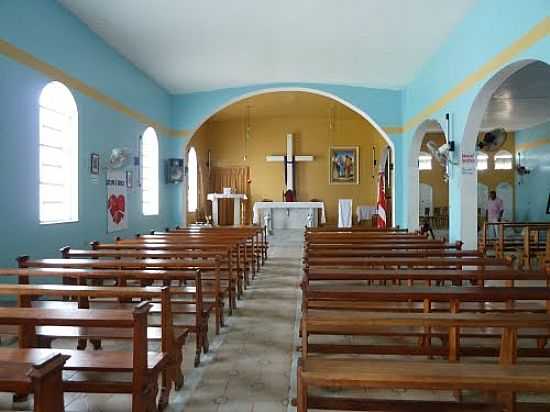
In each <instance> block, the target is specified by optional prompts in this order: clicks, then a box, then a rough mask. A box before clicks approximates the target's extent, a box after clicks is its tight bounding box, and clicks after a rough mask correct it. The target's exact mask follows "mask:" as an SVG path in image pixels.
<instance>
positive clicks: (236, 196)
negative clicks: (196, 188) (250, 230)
mask: <svg viewBox="0 0 550 412" xmlns="http://www.w3.org/2000/svg"><path fill="white" fill-rule="evenodd" d="M206 198H207V199H208V200H210V201H211V202H212V219H213V221H214V225H217V224H218V199H233V201H234V203H233V224H234V225H240V224H241V201H242V200H246V199H247V197H246V195H245V194H242V193H208V195H206Z"/></svg>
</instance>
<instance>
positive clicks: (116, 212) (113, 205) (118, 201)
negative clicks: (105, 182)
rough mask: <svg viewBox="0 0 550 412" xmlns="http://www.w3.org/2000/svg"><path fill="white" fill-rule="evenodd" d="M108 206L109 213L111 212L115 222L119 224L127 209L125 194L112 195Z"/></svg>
mask: <svg viewBox="0 0 550 412" xmlns="http://www.w3.org/2000/svg"><path fill="white" fill-rule="evenodd" d="M107 208H108V209H109V213H111V218H112V219H113V222H114V223H116V224H117V225H118V224H119V223H120V222H121V221H122V219H123V218H124V214H125V211H126V199H125V197H124V195H118V196H115V195H111V196H110V197H109V202H108V205H107Z"/></svg>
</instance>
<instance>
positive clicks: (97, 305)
mask: <svg viewBox="0 0 550 412" xmlns="http://www.w3.org/2000/svg"><path fill="white" fill-rule="evenodd" d="M15 270H17V271H19V272H20V273H24V274H21V275H19V277H20V279H21V278H23V280H24V281H25V278H27V277H28V276H29V272H30V271H32V269H28V270H21V269H15ZM25 272H26V273H25ZM0 273H5V271H4V272H0ZM171 294H172V292H171V291H170V290H169V289H168V288H166V287H162V288H158V287H157V288H155V287H145V288H133V287H89V286H69V285H29V284H27V283H24V284H17V285H3V286H1V287H0V296H14V297H16V298H17V300H18V305H19V307H37V308H45V309H59V310H71V309H90V308H92V309H124V310H133V309H134V308H135V307H137V306H138V305H139V304H140V301H137V302H134V301H130V302H128V300H130V299H140V300H141V299H146V300H150V301H151V300H153V299H157V300H158V301H159V303H157V304H156V306H158V307H159V308H160V309H159V310H158V313H160V314H161V321H160V324H157V323H155V322H149V324H148V327H147V338H148V339H149V340H156V341H160V342H161V348H162V351H163V352H165V353H167V354H168V355H169V365H168V367H167V368H166V369H165V370H163V372H162V379H163V386H162V388H161V389H162V391H161V396H160V400H159V405H160V406H162V407H164V406H166V405H167V404H168V399H169V393H170V390H171V388H172V383H173V386H174V387H175V388H176V389H180V388H181V387H182V386H183V374H182V372H181V368H182V366H183V355H182V352H183V346H184V345H185V341H186V339H187V335H188V333H189V330H190V328H188V327H186V326H175V325H174V322H173V316H172V310H171V303H170V302H171ZM36 298H46V299H48V300H36ZM64 298H77V299H78V301H67V300H64V301H59V300H55V299H64ZM108 298H116V299H121V300H124V301H126V302H127V303H119V302H118V301H116V300H115V301H113V300H110V301H109V300H106V299H108ZM52 299H53V300H52ZM96 299H97V300H96ZM153 306H155V305H153V304H151V305H150V307H149V311H148V313H151V310H150V309H151V308H152V307H153ZM3 333H4V334H6V333H10V331H9V330H4V331H3ZM12 333H14V334H16V333H17V331H14V332H12ZM34 335H35V337H36V343H35V345H37V346H39V347H47V348H49V347H51V343H52V341H53V340H55V339H60V338H67V339H77V340H78V346H77V348H78V349H79V350H83V349H85V348H86V341H87V340H88V339H89V340H90V341H92V342H93V343H94V344H95V345H94V347H95V349H99V348H100V344H98V342H99V343H100V342H101V339H115V340H121V339H122V340H132V339H133V333H132V331H131V330H129V329H120V330H115V329H113V328H92V327H89V328H83V327H67V326H61V327H60V326H53V327H52V326H39V327H37V328H36V330H35V331H34Z"/></svg>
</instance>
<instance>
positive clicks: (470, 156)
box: [462, 153, 476, 175]
mask: <svg viewBox="0 0 550 412" xmlns="http://www.w3.org/2000/svg"><path fill="white" fill-rule="evenodd" d="M475 171H476V155H475V153H462V174H463V175H473V174H474V173H475Z"/></svg>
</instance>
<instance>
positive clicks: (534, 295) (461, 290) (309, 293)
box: [303, 285, 550, 312]
mask: <svg viewBox="0 0 550 412" xmlns="http://www.w3.org/2000/svg"><path fill="white" fill-rule="evenodd" d="M549 300H550V289H549V288H547V287H521V288H518V287H486V288H480V287H408V286H400V287H373V286H370V287H365V288H357V287H349V286H345V285H313V286H312V285H310V286H309V287H308V288H307V289H304V296H303V310H304V311H306V310H309V309H317V310H328V309H330V310H333V309H338V310H367V311H369V310H372V307H373V304H374V303H380V302H387V303H393V304H395V303H407V304H408V303H415V304H416V303H422V305H423V310H424V311H425V312H431V311H432V308H433V304H434V303H444V304H446V305H447V308H448V310H450V311H452V312H458V311H460V309H461V305H462V304H464V303H466V302H474V303H480V304H482V303H486V302H503V303H506V304H507V305H508V306H507V307H509V308H511V309H512V310H513V307H514V305H515V304H516V303H517V302H518V301H543V302H544V305H541V307H540V310H541V311H542V310H547V309H548V308H549V307H550V305H549V303H548V301H549ZM415 306H416V305H415ZM390 308H391V305H387V304H386V305H385V306H384V307H383V310H390ZM488 310H489V308H488V307H487V306H483V305H481V306H480V311H488ZM529 311H533V309H529Z"/></svg>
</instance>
